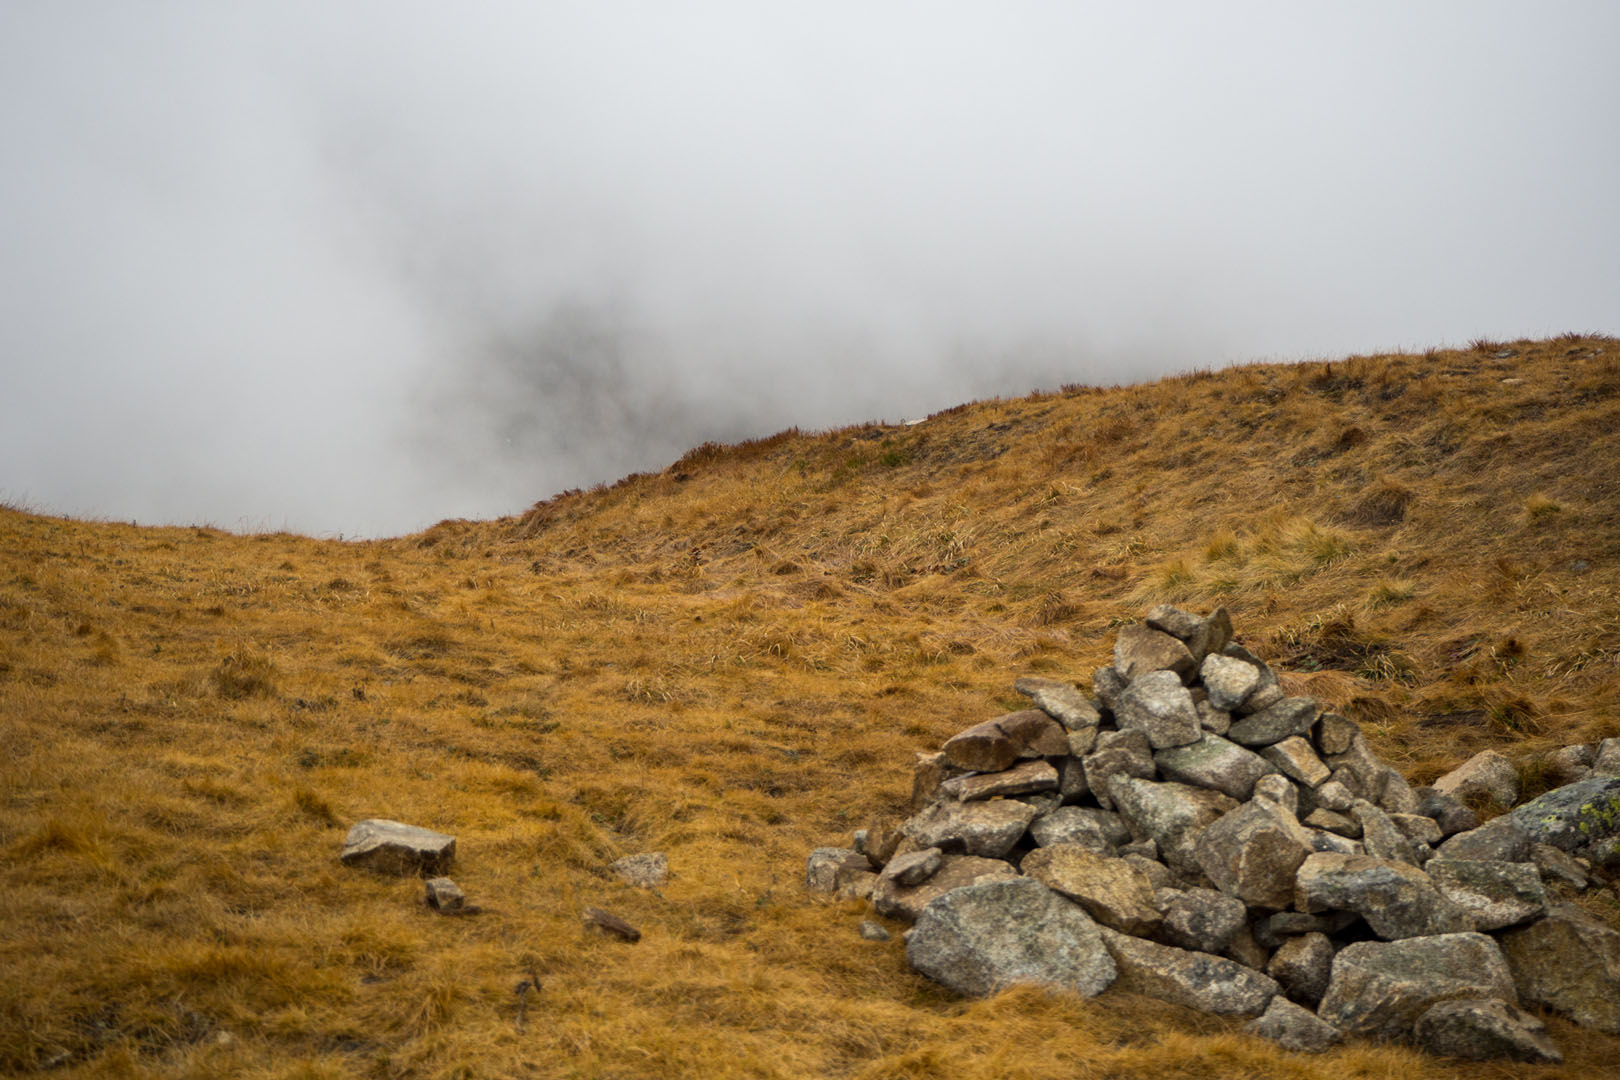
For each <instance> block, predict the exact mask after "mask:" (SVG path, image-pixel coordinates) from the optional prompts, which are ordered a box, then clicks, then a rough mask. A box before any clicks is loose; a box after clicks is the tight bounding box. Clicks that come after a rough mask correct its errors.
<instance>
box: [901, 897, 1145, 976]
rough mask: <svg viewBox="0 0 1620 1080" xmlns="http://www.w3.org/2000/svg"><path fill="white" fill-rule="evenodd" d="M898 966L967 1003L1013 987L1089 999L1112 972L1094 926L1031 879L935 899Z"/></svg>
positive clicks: (926, 911)
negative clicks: (1029, 986) (1025, 986)
mask: <svg viewBox="0 0 1620 1080" xmlns="http://www.w3.org/2000/svg"><path fill="white" fill-rule="evenodd" d="M906 959H907V961H908V962H909V963H910V964H911V966H912V968H913V969H915V970H917V971H919V972H921V973H922V974H924V975H926V976H928V977H929V978H931V979H933V980H935V981H936V982H939V983H941V984H943V985H945V986H947V987H949V988H950V989H952V990H955V991H956V992H957V993H960V994H967V995H970V996H973V997H986V996H989V995H990V994H994V993H996V992H998V991H1001V990H1005V989H1007V988H1008V987H1010V986H1016V985H1021V984H1035V985H1040V986H1049V987H1055V988H1058V989H1062V990H1070V991H1073V992H1074V993H1077V994H1079V995H1081V996H1082V997H1095V996H1096V995H1097V994H1100V993H1102V992H1103V991H1104V990H1106V989H1107V988H1108V986H1109V985H1110V984H1111V983H1113V982H1114V979H1115V975H1116V970H1117V969H1116V967H1115V964H1114V961H1113V959H1112V957H1111V955H1110V952H1109V950H1108V949H1107V948H1106V947H1105V946H1104V945H1103V943H1102V941H1101V939H1100V936H1099V930H1098V927H1097V924H1096V923H1094V922H1092V920H1091V918H1090V917H1089V916H1087V915H1086V913H1085V912H1084V911H1082V910H1081V909H1080V908H1079V907H1078V906H1077V905H1075V904H1074V903H1072V902H1070V901H1068V900H1065V899H1064V898H1063V897H1061V896H1059V895H1058V894H1057V893H1054V892H1053V891H1052V890H1050V889H1048V888H1047V887H1046V886H1044V885H1042V884H1041V883H1040V882H1038V881H1036V880H1035V879H1033V878H1011V879H1008V880H1006V881H989V882H983V883H980V884H978V885H969V886H966V887H963V888H959V889H954V890H952V891H951V892H949V893H946V894H945V895H943V896H940V897H937V898H935V899H934V900H932V901H931V902H930V903H929V904H928V906H927V907H926V908H924V909H923V912H922V915H921V916H920V917H919V918H918V919H917V925H916V926H915V927H914V928H913V930H912V932H911V936H910V938H909V939H908V940H907V942H906Z"/></svg>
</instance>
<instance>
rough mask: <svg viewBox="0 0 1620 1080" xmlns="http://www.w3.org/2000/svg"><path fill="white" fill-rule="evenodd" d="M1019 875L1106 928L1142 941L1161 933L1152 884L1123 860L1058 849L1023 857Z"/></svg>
mask: <svg viewBox="0 0 1620 1080" xmlns="http://www.w3.org/2000/svg"><path fill="white" fill-rule="evenodd" d="M1020 869H1021V870H1022V871H1023V873H1024V875H1025V876H1026V877H1032V878H1034V879H1035V880H1036V881H1039V882H1040V883H1041V884H1042V885H1045V886H1046V887H1047V888H1049V889H1052V890H1053V891H1055V892H1059V893H1062V894H1063V895H1064V896H1067V897H1068V898H1069V899H1070V900H1073V901H1074V902H1075V903H1077V904H1079V905H1080V906H1081V907H1082V908H1084V909H1085V911H1086V914H1087V915H1090V916H1091V917H1092V918H1093V919H1096V920H1097V921H1098V922H1100V923H1102V924H1103V925H1104V926H1111V927H1113V928H1114V929H1115V930H1118V931H1120V932H1121V933H1126V934H1134V935H1136V936H1138V937H1143V936H1147V935H1151V934H1155V933H1157V932H1158V930H1159V924H1160V922H1161V919H1160V917H1159V910H1158V908H1157V907H1155V906H1154V903H1153V883H1152V882H1151V881H1149V880H1148V876H1147V875H1146V874H1144V873H1143V872H1142V871H1141V870H1138V869H1137V868H1136V867H1134V866H1132V865H1131V864H1130V863H1128V862H1125V861H1124V860H1123V859H1116V858H1114V857H1112V856H1109V855H1099V854H1097V853H1096V852H1094V851H1087V850H1086V849H1085V848H1083V847H1080V846H1078V845H1073V844H1054V845H1052V846H1051V847H1041V848H1036V849H1035V850H1034V851H1032V852H1030V853H1029V854H1028V855H1025V856H1024V860H1023V862H1022V863H1021V864H1020Z"/></svg>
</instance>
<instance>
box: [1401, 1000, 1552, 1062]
mask: <svg viewBox="0 0 1620 1080" xmlns="http://www.w3.org/2000/svg"><path fill="white" fill-rule="evenodd" d="M1412 1041H1413V1042H1415V1043H1416V1044H1417V1045H1418V1047H1419V1048H1421V1049H1423V1050H1427V1051H1428V1052H1429V1053H1431V1054H1435V1055H1437V1056H1439V1057H1451V1058H1462V1059H1464V1060H1467V1061H1498V1060H1507V1061H1524V1062H1529V1063H1530V1064H1534V1065H1561V1064H1563V1061H1564V1055H1563V1054H1562V1053H1560V1052H1559V1050H1558V1046H1557V1044H1556V1043H1554V1042H1553V1041H1552V1037H1551V1036H1550V1035H1548V1034H1547V1025H1546V1024H1543V1023H1542V1022H1541V1021H1540V1020H1537V1019H1536V1018H1535V1017H1534V1016H1531V1015H1530V1014H1529V1013H1527V1012H1525V1011H1524V1010H1523V1009H1520V1008H1518V1007H1517V1006H1514V1005H1509V1004H1508V1003H1507V1002H1505V1001H1501V1000H1498V999H1496V998H1457V999H1455V1000H1452V1001H1442V1002H1440V1003H1439V1004H1438V1005H1434V1006H1432V1007H1430V1009H1429V1011H1428V1012H1426V1013H1424V1014H1423V1015H1422V1016H1420V1017H1418V1022H1417V1024H1416V1025H1414V1027H1413V1029H1412Z"/></svg>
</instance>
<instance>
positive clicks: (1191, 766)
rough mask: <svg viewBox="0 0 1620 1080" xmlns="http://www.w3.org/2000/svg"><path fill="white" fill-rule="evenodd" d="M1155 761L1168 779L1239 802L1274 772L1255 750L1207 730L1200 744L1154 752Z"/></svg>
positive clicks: (1250, 794) (1161, 773)
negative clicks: (1217, 793)
mask: <svg viewBox="0 0 1620 1080" xmlns="http://www.w3.org/2000/svg"><path fill="white" fill-rule="evenodd" d="M1214 659H1219V658H1218V657H1216V658H1214ZM1153 761H1154V763H1155V764H1156V765H1157V766H1158V771H1159V775H1160V776H1163V777H1164V778H1165V779H1166V780H1175V781H1178V782H1180V783H1183V784H1193V785H1196V786H1198V787H1202V788H1210V789H1212V790H1214V791H1219V792H1221V793H1222V794H1224V795H1230V796H1231V797H1232V798H1234V799H1237V800H1239V801H1242V800H1246V799H1248V798H1249V797H1250V796H1252V795H1253V794H1254V782H1255V781H1256V780H1258V779H1260V778H1261V777H1262V776H1264V775H1266V773H1268V772H1271V771H1272V766H1271V765H1269V764H1267V762H1266V760H1265V759H1264V758H1262V757H1261V756H1260V755H1259V754H1256V753H1255V752H1254V751H1253V750H1248V749H1245V748H1244V747H1241V746H1239V745H1238V744H1237V743H1234V742H1230V741H1228V740H1226V739H1223V738H1221V737H1220V736H1219V735H1213V734H1210V733H1209V732H1207V731H1206V732H1204V736H1203V738H1201V739H1199V740H1198V741H1197V742H1192V743H1188V744H1186V745H1185V746H1174V747H1169V748H1167V749H1164V750H1158V751H1155V752H1154V754H1153Z"/></svg>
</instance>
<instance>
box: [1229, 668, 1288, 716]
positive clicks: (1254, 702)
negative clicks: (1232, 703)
mask: <svg viewBox="0 0 1620 1080" xmlns="http://www.w3.org/2000/svg"><path fill="white" fill-rule="evenodd" d="M1267 674H1269V672H1266V671H1262V672H1261V673H1260V678H1261V682H1260V685H1259V686H1257V687H1255V688H1254V692H1253V693H1251V694H1250V695H1249V696H1248V697H1246V698H1244V699H1243V704H1242V705H1239V706H1238V707H1237V708H1236V709H1235V710H1233V711H1234V712H1235V713H1236V714H1237V715H1238V716H1252V715H1254V714H1255V713H1257V712H1264V711H1265V710H1266V709H1269V708H1271V707H1272V706H1273V705H1276V704H1278V703H1279V702H1281V701H1282V700H1283V699H1284V698H1285V697H1287V696H1288V695H1286V694H1284V693H1283V688H1282V687H1281V686H1278V685H1277V684H1276V683H1275V682H1272V683H1267V682H1265V677H1266V675H1267ZM1272 677H1273V678H1275V676H1272Z"/></svg>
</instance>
